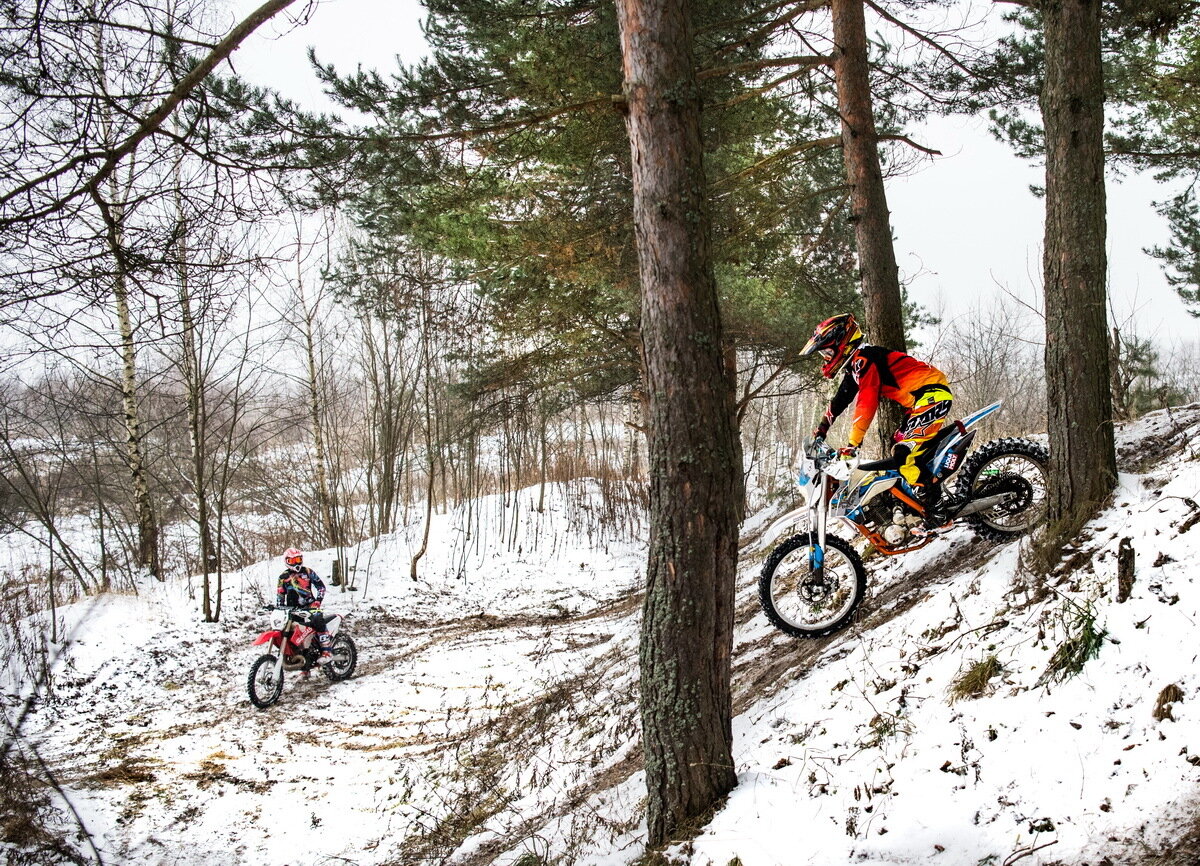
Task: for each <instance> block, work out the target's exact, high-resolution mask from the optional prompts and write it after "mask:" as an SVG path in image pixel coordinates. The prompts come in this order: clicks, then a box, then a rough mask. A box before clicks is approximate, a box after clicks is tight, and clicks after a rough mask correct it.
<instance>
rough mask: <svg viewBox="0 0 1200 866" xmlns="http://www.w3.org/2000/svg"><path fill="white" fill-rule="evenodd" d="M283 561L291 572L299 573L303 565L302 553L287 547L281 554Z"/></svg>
mask: <svg viewBox="0 0 1200 866" xmlns="http://www.w3.org/2000/svg"><path fill="white" fill-rule="evenodd" d="M283 561H284V562H285V563H286V564H287V567H288V569H289V570H291V571H299V570H300V566H302V565H304V553H303V552H302V551H300V550H297V549H296V548H294V547H289V548H288V549H287V550H285V551H284V552H283Z"/></svg>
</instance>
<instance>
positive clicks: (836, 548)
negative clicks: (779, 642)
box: [758, 533, 867, 637]
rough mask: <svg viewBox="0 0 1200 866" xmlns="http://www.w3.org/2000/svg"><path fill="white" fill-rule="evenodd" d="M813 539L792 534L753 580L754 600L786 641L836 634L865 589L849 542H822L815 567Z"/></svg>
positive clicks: (863, 572)
mask: <svg viewBox="0 0 1200 866" xmlns="http://www.w3.org/2000/svg"><path fill="white" fill-rule="evenodd" d="M815 543H816V537H815V536H811V535H809V534H808V533H804V534H802V535H793V536H792V537H791V538H789V539H787V540H785V541H784V542H783V543H782V544H780V545H779V546H778V547H776V548H775V549H774V550H773V551H771V555H770V556H768V557H767V561H766V564H765V565H763V570H762V576H760V577H759V579H758V600H759V602H760V603H761V604H762V608H763V612H764V613H766V615H767V619H769V620H770V621H771V624H772V625H774V626H775V627H776V628H777V629H779V630H780V631H782V632H784V633H785V634H790V635H791V636H792V637H825V636H826V635H831V634H833V633H834V632H837V631H841V630H842V629H843V628H845V627H846V626H847V625H848V624H849V623H850V620H851V618H852V617H853V616H854V612H855V611H856V610H857V609H858V606H859V604H860V603H861V602H862V600H863V596H864V595H866V591H867V573H866V570H865V569H864V568H863V564H862V558H861V557H859V555H858V553H857V552H855V550H854V548H853V547H851V546H850V543H849V542H847V541H843V540H842V539H840V538H836V537H834V536H832V535H830V536H826V538H825V550H824V555H823V558H822V559H823V561H822V562H821V563H820V566H821V567H819V568H815V567H814V565H817V563H815V562H814V558H815V548H813V545H814V544H815Z"/></svg>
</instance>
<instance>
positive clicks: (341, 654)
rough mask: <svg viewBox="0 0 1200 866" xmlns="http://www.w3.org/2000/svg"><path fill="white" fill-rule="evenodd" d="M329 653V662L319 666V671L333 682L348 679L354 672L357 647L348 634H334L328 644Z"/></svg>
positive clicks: (356, 660) (356, 661) (356, 662)
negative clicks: (331, 641)
mask: <svg viewBox="0 0 1200 866" xmlns="http://www.w3.org/2000/svg"><path fill="white" fill-rule="evenodd" d="M329 654H330V655H331V656H333V658H331V659H330V660H329V664H327V665H322V666H321V673H323V674H325V676H327V677H328V678H329V681H330V682H333V683H336V682H341V681H342V680H348V679H350V676H351V675H352V674H353V673H354V666H355V665H357V664H358V647H356V646H355V645H354V641H352V640H350V636H349V635H346V634H339V635H336V636H335V637H334V638H333V643H332V644H330V646H329Z"/></svg>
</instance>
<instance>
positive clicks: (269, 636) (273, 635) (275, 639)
mask: <svg viewBox="0 0 1200 866" xmlns="http://www.w3.org/2000/svg"><path fill="white" fill-rule="evenodd" d="M264 643H269V644H271V646H280V645H281V644H282V643H283V632H281V631H278V630H275V631H264V632H263V633H262V634H260V635H259V636H258V640H256V641H255V642H254V643H253V644H252V646H258V645H259V644H264Z"/></svg>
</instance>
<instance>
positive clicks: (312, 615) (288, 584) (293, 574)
mask: <svg viewBox="0 0 1200 866" xmlns="http://www.w3.org/2000/svg"><path fill="white" fill-rule="evenodd" d="M283 561H284V563H285V564H286V565H287V570H286V571H285V572H284V573H283V574H281V575H279V584H278V586H277V587H276V589H275V604H276V606H277V607H283V606H284V605H287V606H289V607H296V608H299V609H300V610H301V611H304V612H307V617H306V618H304V619H301V622H304V623H305V624H306V625H308V626H310V627H311V628H312V629H313V631H315V632H316V633H317V645H318V646H320V647H321V657H320V659H318V660H317V664H319V665H324V664H328V663H329V661H330V660H331V659H332V658H333V655H332V653H331V652H330V647H332V646H333V637H332V636H331V635H330V634H329V631H328V630H327V629H326V627H325V614H323V613H322V612H321V601H322V600H323V599H324V598H325V582H324V581H322V580H321V578H320V577H318V576H317V573H316V572H315V571H313V570H312V569H311V568H307V567H305V565H304V554H303V553H302V552H301V551H299V550H297V549H296V548H294V547H289V548H288V549H287V550H285V551H284V552H283Z"/></svg>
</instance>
